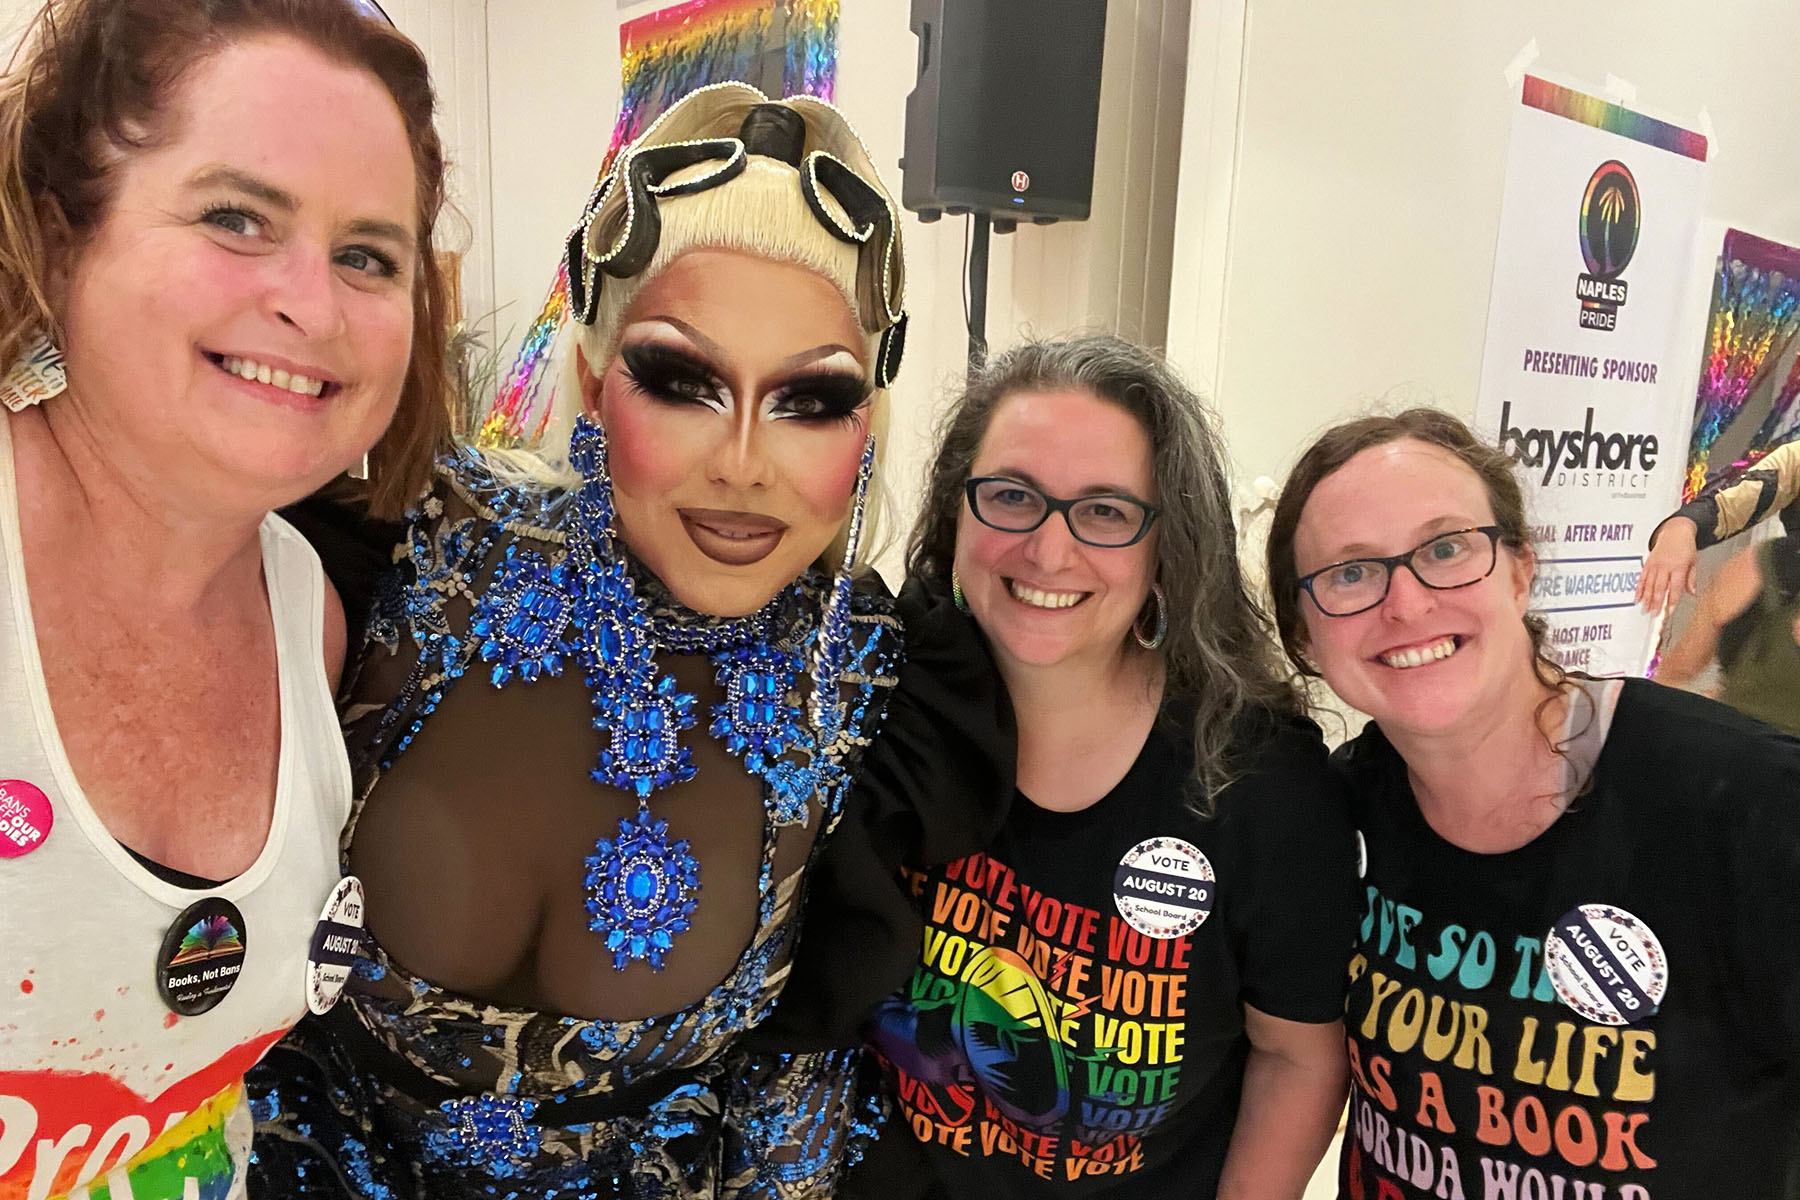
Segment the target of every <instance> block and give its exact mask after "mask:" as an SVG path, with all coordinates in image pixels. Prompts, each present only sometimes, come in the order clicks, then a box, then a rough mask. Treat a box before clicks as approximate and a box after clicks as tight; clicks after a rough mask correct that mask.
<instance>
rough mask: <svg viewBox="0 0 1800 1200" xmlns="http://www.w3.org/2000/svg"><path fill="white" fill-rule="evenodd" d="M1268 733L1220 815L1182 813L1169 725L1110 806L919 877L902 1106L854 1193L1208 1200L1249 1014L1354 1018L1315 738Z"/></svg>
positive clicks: (1026, 814)
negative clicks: (920, 943) (1348, 1003)
mask: <svg viewBox="0 0 1800 1200" xmlns="http://www.w3.org/2000/svg"><path fill="white" fill-rule="evenodd" d="M1260 723H1261V725H1262V727H1263V728H1262V732H1261V734H1260V735H1256V741H1255V743H1251V742H1249V741H1248V740H1246V742H1245V744H1246V745H1252V744H1253V745H1254V749H1252V750H1250V751H1248V752H1247V753H1246V754H1245V755H1244V756H1243V760H1244V761H1243V763H1242V766H1241V768H1240V775H1239V778H1238V779H1237V781H1236V782H1235V783H1234V784H1232V786H1231V787H1229V788H1228V789H1227V790H1226V791H1225V792H1224V793H1223V794H1222V795H1221V796H1220V797H1219V799H1218V802H1217V805H1216V811H1217V816H1216V817H1212V818H1203V817H1201V816H1199V815H1197V814H1196V813H1195V812H1194V811H1193V809H1192V808H1190V807H1189V806H1188V803H1187V801H1186V800H1185V798H1184V796H1185V795H1186V792H1185V783H1186V781H1187V779H1188V778H1189V775H1190V771H1191V768H1192V755H1191V752H1190V751H1189V750H1187V749H1186V744H1187V739H1185V738H1184V737H1182V736H1181V735H1180V734H1179V733H1178V732H1172V728H1173V727H1167V726H1163V725H1159V726H1158V728H1157V729H1156V730H1154V731H1153V732H1152V733H1151V735H1150V737H1149V738H1148V740H1147V741H1146V743H1145V745H1144V748H1143V750H1142V751H1141V753H1140V754H1139V756H1138V758H1137V761H1136V762H1135V763H1134V764H1133V766H1132V767H1131V769H1130V771H1129V772H1128V773H1127V774H1126V776H1125V778H1124V779H1123V780H1121V781H1120V782H1119V784H1118V786H1117V787H1115V788H1114V789H1113V790H1112V791H1111V792H1110V793H1109V794H1108V795H1106V796H1105V797H1104V798H1103V799H1101V800H1100V801H1099V802H1098V803H1096V804H1093V805H1092V806H1090V807H1088V808H1086V809H1083V810H1081V811H1079V812H1072V813H1056V812H1050V811H1047V810H1045V809H1042V808H1039V807H1037V806H1036V805H1034V804H1032V803H1030V802H1029V801H1028V800H1026V799H1025V798H1024V797H1022V796H1021V797H1018V798H1017V800H1016V802H1015V803H1014V805H1013V810H1012V812H1011V814H1010V815H1009V817H1008V822H1007V825H1006V827H1005V828H1004V830H1003V831H1002V832H1001V834H1000V836H999V837H998V839H997V840H996V841H995V842H994V843H993V844H992V846H991V847H990V848H989V850H988V851H987V852H986V853H985V854H978V855H974V856H971V857H969V858H965V859H961V860H959V861H957V862H954V863H952V864H950V865H949V866H948V867H946V868H939V869H937V870H934V871H932V872H930V873H929V874H928V875H918V876H914V877H913V882H914V886H915V894H916V896H917V897H918V901H919V903H920V906H921V911H922V915H923V917H924V920H925V925H926V929H925V943H924V955H923V961H922V962H921V963H920V965H919V968H918V970H917V972H916V973H915V975H914V977H913V979H912V982H911V983H910V985H909V986H908V987H907V988H906V989H905V990H904V991H902V992H901V993H900V994H899V995H898V996H896V997H895V998H893V999H892V1000H890V1001H889V1003H888V1004H887V1005H886V1006H885V1007H884V1008H883V1009H882V1010H881V1012H880V1013H879V1014H878V1016H877V1018H876V1021H875V1023H874V1033H873V1035H872V1039H871V1040H872V1042H873V1044H874V1045H875V1046H876V1048H877V1050H878V1051H879V1052H880V1057H881V1060H882V1064H883V1067H884V1069H885V1070H886V1072H887V1084H888V1087H889V1094H890V1096H891V1097H892V1098H893V1100H894V1106H895V1108H894V1112H893V1113H892V1115H891V1116H890V1117H889V1118H888V1123H887V1127H886V1131H885V1133H884V1135H883V1138H882V1143H883V1145H882V1146H880V1147H878V1148H877V1153H876V1155H875V1156H874V1159H873V1161H872V1162H871V1164H870V1167H869V1169H868V1170H865V1171H863V1172H862V1173H861V1174H860V1175H859V1176H858V1177H857V1178H856V1179H855V1180H854V1182H853V1184H852V1185H851V1186H850V1187H848V1188H847V1189H846V1191H845V1193H844V1194H845V1195H848V1196H883V1197H890V1196H898V1195H909V1194H911V1195H917V1194H924V1193H928V1192H930V1191H933V1190H935V1191H936V1192H937V1193H938V1194H947V1195H949V1196H955V1197H971V1196H974V1197H984V1198H991V1200H998V1198H1000V1197H1015V1196H1021V1197H1022V1196H1069V1197H1074V1196H1081V1197H1088V1196H1123V1195H1130V1196H1131V1197H1133V1198H1134V1200H1149V1198H1150V1197H1159V1196H1165V1195H1166V1196H1181V1197H1184V1198H1189V1197H1196V1196H1210V1195H1212V1193H1213V1189H1214V1188H1215V1186H1216V1184H1217V1180H1218V1175H1219V1169H1220V1166H1221V1164H1222V1163H1223V1161H1224V1157H1225V1151H1226V1147H1227V1144H1228V1142H1229V1140H1230V1137H1231V1130H1232V1125H1233V1123H1234V1121H1235V1119H1236V1116H1237V1106H1238V1095H1239V1091H1240V1089H1241V1085H1242V1082H1243V1072H1244V1062H1245V1057H1246V1054H1247V1052H1248V1047H1249V1043H1248V1040H1247V1038H1246V1036H1245V1033H1244V1017H1243V1009H1242V1007H1241V1006H1242V1005H1245V1004H1249V1005H1253V1006H1255V1007H1256V1008H1258V1009H1260V1010H1261V1011H1263V1012H1265V1013H1268V1014H1270V1015H1271V1016H1276V1017H1283V1018H1286V1019H1288V1020H1293V1021H1306V1022H1328V1021H1335V1020H1337V1019H1339V1017H1340V1016H1341V1014H1342V1011H1343V995H1344V989H1343V975H1342V972H1343V964H1344V959H1345V953H1346V950H1347V948H1348V947H1349V945H1350V942H1351V935H1352V933H1353V924H1354V911H1353V909H1354V879H1353V870H1354V838H1353V836H1352V832H1351V827H1350V824H1349V817H1348V811H1347V808H1346V805H1345V802H1344V799H1343V796H1342V794H1341V792H1340V791H1339V788H1338V784H1337V782H1336V781H1335V780H1334V779H1333V778H1332V775H1331V771H1330V768H1329V765H1328V763H1327V759H1326V755H1325V751H1324V747H1323V745H1322V744H1321V742H1320V739H1319V733H1318V730H1317V728H1316V727H1314V726H1313V725H1312V724H1311V723H1310V722H1306V721H1301V720H1297V719H1296V720H1286V721H1282V722H1280V723H1279V724H1277V723H1275V722H1272V721H1269V720H1267V719H1262V720H1261V722H1260ZM909 1133H910V1134H911V1138H909V1137H908V1134H909ZM895 1143H900V1144H902V1148H898V1149H897V1148H896V1145H895ZM909 1143H910V1144H911V1145H912V1146H913V1147H914V1149H912V1150H910V1151H909V1150H906V1149H904V1148H903V1147H904V1146H905V1145H906V1144H909ZM908 1158H910V1159H911V1162H910V1164H909V1163H908V1161H907V1159H908ZM921 1158H922V1159H923V1160H924V1161H923V1162H921V1161H920V1159H921Z"/></svg>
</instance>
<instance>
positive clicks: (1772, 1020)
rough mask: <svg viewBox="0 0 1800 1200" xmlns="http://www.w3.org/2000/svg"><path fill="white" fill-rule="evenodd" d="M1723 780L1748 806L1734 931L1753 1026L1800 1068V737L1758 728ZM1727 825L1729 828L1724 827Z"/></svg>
mask: <svg viewBox="0 0 1800 1200" xmlns="http://www.w3.org/2000/svg"><path fill="white" fill-rule="evenodd" d="M1729 754H1730V758H1729V760H1726V759H1721V760H1720V761H1721V762H1724V761H1730V762H1731V763H1732V764H1733V766H1732V767H1731V768H1729V769H1721V776H1722V778H1721V781H1720V782H1721V785H1722V786H1726V787H1730V788H1731V789H1733V790H1734V791H1738V792H1739V793H1740V794H1741V796H1742V797H1743V800H1744V802H1745V804H1746V806H1747V808H1748V810H1749V811H1748V813H1747V814H1746V815H1745V819H1744V820H1743V821H1742V823H1741V825H1740V826H1739V827H1738V828H1737V829H1735V830H1731V832H1729V833H1728V834H1727V836H1730V837H1734V838H1736V839H1737V848H1738V854H1737V855H1736V856H1735V857H1737V860H1738V865H1737V868H1736V870H1735V872H1734V873H1735V875H1736V876H1737V878H1736V881H1735V882H1736V887H1735V888H1734V889H1733V891H1734V894H1735V897H1736V905H1735V912H1734V913H1733V914H1732V916H1733V918H1734V920H1733V924H1732V932H1733V933H1734V935H1735V938H1734V940H1735V945H1736V955H1735V958H1736V961H1737V963H1738V970H1739V972H1741V974H1742V976H1743V978H1744V982H1745V992H1746V995H1747V998H1748V1000H1749V1002H1750V1006H1751V1008H1750V1017H1751V1024H1752V1027H1753V1028H1756V1029H1759V1030H1764V1031H1766V1032H1767V1034H1768V1038H1769V1042H1770V1046H1769V1052H1770V1055H1771V1057H1773V1058H1774V1059H1775V1060H1776V1061H1778V1062H1782V1063H1785V1064H1786V1065H1787V1067H1788V1069H1789V1070H1793V1069H1794V1068H1795V1067H1797V1066H1800V951H1796V949H1795V945H1796V943H1795V941H1794V931H1795V930H1796V929H1800V740H1796V739H1794V738H1791V737H1787V736H1785V735H1783V734H1779V733H1777V732H1775V731H1774V730H1772V729H1759V731H1758V733H1757V734H1756V735H1753V736H1752V737H1750V738H1745V739H1743V741H1741V742H1740V743H1739V744H1738V745H1736V746H1733V747H1731V748H1730V750H1729ZM1725 828H1727V829H1729V828H1730V826H1729V825H1727V826H1725Z"/></svg>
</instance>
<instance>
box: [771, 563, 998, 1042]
mask: <svg viewBox="0 0 1800 1200" xmlns="http://www.w3.org/2000/svg"><path fill="white" fill-rule="evenodd" d="M897 607H898V612H899V614H900V619H901V621H902V623H903V625H904V626H905V629H906V661H905V663H904V665H903V666H902V667H901V668H900V677H899V683H898V685H897V686H896V688H895V690H894V694H893V697H892V698H891V699H890V700H889V702H888V710H887V717H886V719H885V720H884V721H883V722H882V726H881V732H880V733H879V735H878V736H877V737H876V738H875V740H874V742H873V743H872V744H871V745H870V746H869V748H868V750H867V751H866V752H865V753H864V755H863V758H862V761H861V763H860V764H859V766H858V767H857V772H856V782H855V784H854V786H853V788H852V791H851V795H850V799H849V802H848V805H847V808H846V811H845V814H844V817H843V820H842V821H840V822H839V825H838V828H837V830H836V831H835V832H834V833H833V834H832V835H831V837H830V838H829V839H828V840H827V842H826V844H825V847H824V848H823V849H822V850H821V851H820V853H819V857H818V859H817V861H816V862H815V863H814V864H813V866H812V869H811V873H810V875H809V877H808V881H807V897H808V898H807V904H806V916H805V919H804V922H803V924H802V927H801V935H800V943H799V946H798V947H797V948H796V950H795V953H794V960H793V970H792V973H791V974H790V976H789V977H788V981H787V984H786V986H785V987H784V989H783V990H782V994H781V1000H780V1003H779V1004H778V1005H777V1007H776V1010H775V1012H774V1014H773V1015H772V1016H771V1017H770V1018H769V1020H767V1021H765V1022H764V1023H763V1024H762V1025H760V1026H758V1027H757V1029H755V1030H754V1031H752V1033H751V1034H750V1037H751V1038H752V1042H753V1044H755V1045H758V1046H762V1047H766V1048H769V1049H777V1050H781V1051H785V1052H801V1051H811V1050H820V1049H828V1048H832V1047H837V1046H851V1045H855V1044H857V1043H858V1042H859V1041H860V1036H859V1034H858V1032H857V1031H858V1027H859V1026H860V1025H861V1024H862V1022H863V1020H864V1019H865V1018H866V1017H867V1016H868V1014H869V1013H870V1012H871V1011H873V1009H874V1008H875V1006H876V1005H877V1004H879V1003H880V1002H881V1001H882V1000H883V999H885V998H886V997H887V996H888V995H890V994H891V993H892V992H893V991H894V990H895V989H896V988H898V987H900V986H901V984H903V983H904V982H905V981H906V979H907V978H908V976H910V975H911V974H912V971H913V968H914V966H915V965H916V964H917V962H918V956H919V945H920V940H921V938H922V937H923V927H922V925H921V924H920V921H919V916H918V912H917V910H916V909H915V907H914V903H913V900H912V897H911V895H910V893H908V892H907V890H906V889H905V887H904V885H903V884H902V883H901V881H900V877H899V868H900V867H901V865H902V864H904V865H907V866H911V867H914V868H916V869H925V868H927V867H932V866H937V865H940V864H942V863H946V862H949V861H952V860H953V859H957V858H961V857H963V856H964V855H967V854H972V853H974V852H975V851H977V850H979V849H981V848H982V847H983V846H985V845H986V844H987V843H988V842H989V841H991V840H992V839H993V837H994V835H995V834H996V833H997V832H998V831H999V829H1000V827H1001V825H1002V824H1004V823H1005V820H1006V813H1007V809H1008V806H1009V805H1010V804H1011V801H1012V795H1013V788H1014V785H1015V779H1016V767H1015V763H1016V742H1017V738H1016V735H1015V732H1014V726H1013V717H1012V707H1011V705H1010V703H1009V702H1008V701H1007V698H1006V688H1005V685H1004V684H1002V683H1001V681H1000V676H999V673H998V672H997V671H996V670H995V668H994V664H993V659H992V657H991V656H990V655H989V653H988V649H987V645H986V643H985V642H984V641H983V640H982V637H981V634H980V633H979V631H978V630H977V629H976V626H975V623H974V621H973V620H971V619H970V618H969V617H968V615H967V614H965V613H963V612H961V611H959V610H958V609H957V608H956V606H955V605H954V604H953V603H952V602H951V600H950V597H949V595H948V594H947V593H944V592H940V591H938V590H937V589H935V588H932V587H930V586H928V585H926V584H924V583H921V582H919V581H917V580H914V581H911V582H909V583H907V585H906V586H905V587H904V588H902V589H901V591H900V597H899V601H898V606H897Z"/></svg>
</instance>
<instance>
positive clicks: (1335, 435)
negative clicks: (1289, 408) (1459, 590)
mask: <svg viewBox="0 0 1800 1200" xmlns="http://www.w3.org/2000/svg"><path fill="white" fill-rule="evenodd" d="M1409 438H1410V439H1411V440H1413V441H1417V442H1424V443H1425V444H1426V445H1429V446H1436V447H1437V448H1438V449H1440V450H1444V451H1447V452H1448V453H1450V454H1451V455H1453V456H1454V457H1455V458H1456V460H1457V461H1458V462H1460V463H1462V464H1463V465H1464V466H1465V467H1467V468H1469V470H1471V471H1473V472H1474V473H1475V476H1476V478H1478V479H1480V480H1481V486H1482V488H1483V489H1484V490H1485V491H1486V492H1487V498H1488V504H1489V505H1490V506H1492V508H1493V510H1494V524H1495V525H1498V526H1499V527H1500V541H1501V543H1502V544H1503V545H1505V546H1507V547H1509V548H1510V549H1512V550H1513V551H1514V552H1515V553H1519V554H1529V553H1530V552H1531V549H1532V547H1531V529H1530V526H1529V525H1528V524H1527V523H1526V519H1525V495H1524V492H1523V491H1522V490H1521V489H1520V487H1519V478H1518V476H1517V475H1516V474H1514V473H1513V461H1512V459H1511V458H1510V457H1508V456H1507V454H1506V453H1505V452H1504V451H1501V450H1498V449H1495V448H1494V447H1493V446H1490V445H1488V444H1487V443H1486V442H1484V441H1482V440H1481V439H1480V438H1478V437H1476V436H1475V434H1474V432H1473V431H1472V430H1471V429H1470V428H1469V427H1468V426H1467V425H1465V424H1463V423H1462V421H1460V420H1458V419H1457V418H1456V417H1454V416H1452V415H1450V414H1449V413H1447V412H1444V411H1443V410H1441V409H1436V408H1409V409H1407V410H1406V411H1405V412H1402V413H1399V414H1396V415H1394V416H1372V417H1362V418H1359V419H1358V420H1355V421H1346V422H1344V423H1343V424H1341V425H1334V426H1333V427H1332V428H1330V429H1327V430H1326V431H1325V432H1324V433H1322V434H1320V435H1319V437H1318V439H1317V440H1316V441H1314V442H1313V444H1312V445H1311V446H1308V447H1307V448H1306V452H1305V453H1304V454H1302V455H1301V456H1300V460H1299V461H1298V462H1296V463H1295V464H1294V469H1293V471H1292V472H1290V473H1289V475H1288V479H1287V483H1285V484H1284V485H1283V486H1282V489H1281V497H1280V499H1279V500H1277V501H1276V503H1275V514H1274V517H1273V518H1272V519H1271V520H1270V522H1269V543H1268V571H1269V575H1268V579H1269V592H1270V595H1271V596H1272V598H1273V600H1274V603H1275V625H1276V628H1277V630H1279V631H1280V634H1281V646H1282V649H1283V650H1285V651H1286V652H1287V656H1288V660H1289V661H1290V662H1292V663H1293V664H1294V668H1295V669H1296V670H1297V671H1299V672H1300V673H1301V674H1302V675H1305V676H1308V677H1310V678H1314V679H1316V678H1318V677H1319V671H1318V668H1317V667H1315V666H1313V665H1312V663H1311V662H1310V661H1309V660H1308V659H1307V657H1306V617H1305V615H1304V614H1303V613H1302V611H1301V608H1300V604H1301V601H1300V583H1299V578H1300V576H1299V566H1298V565H1297V564H1296V563H1295V561H1294V537H1295V535H1296V533H1297V532H1298V531H1299V528H1300V514H1301V513H1302V512H1304V511H1305V509H1306V501H1307V499H1308V498H1309V497H1310V496H1311V495H1312V493H1313V489H1314V488H1316V487H1318V486H1319V484H1320V483H1322V482H1324V480H1325V479H1326V478H1327V477H1328V476H1330V475H1331V474H1332V473H1333V472H1335V471H1337V470H1338V468H1340V467H1342V466H1343V465H1344V464H1345V463H1347V462H1349V461H1350V460H1351V459H1353V458H1355V457H1356V456H1357V455H1358V454H1361V453H1362V452H1363V451H1364V450H1368V449H1372V448H1373V447H1376V446H1384V445H1386V444H1387V443H1389V442H1398V441H1404V440H1406V439H1409ZM1525 628H1526V630H1527V631H1528V632H1529V633H1530V635H1531V651H1532V666H1533V668H1534V669H1535V670H1536V672H1537V675H1538V678H1539V680H1540V681H1542V682H1543V684H1544V686H1546V687H1550V688H1555V687H1557V686H1558V685H1560V684H1561V683H1562V682H1563V680H1564V679H1565V678H1567V673H1566V672H1565V671H1564V670H1563V668H1562V667H1561V666H1560V665H1558V663H1557V661H1556V659H1555V658H1554V657H1553V656H1552V655H1551V653H1550V641H1549V633H1548V624H1547V623H1546V622H1545V620H1544V618H1543V617H1542V616H1540V615H1539V614H1537V613H1529V612H1528V613H1526V614H1525Z"/></svg>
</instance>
